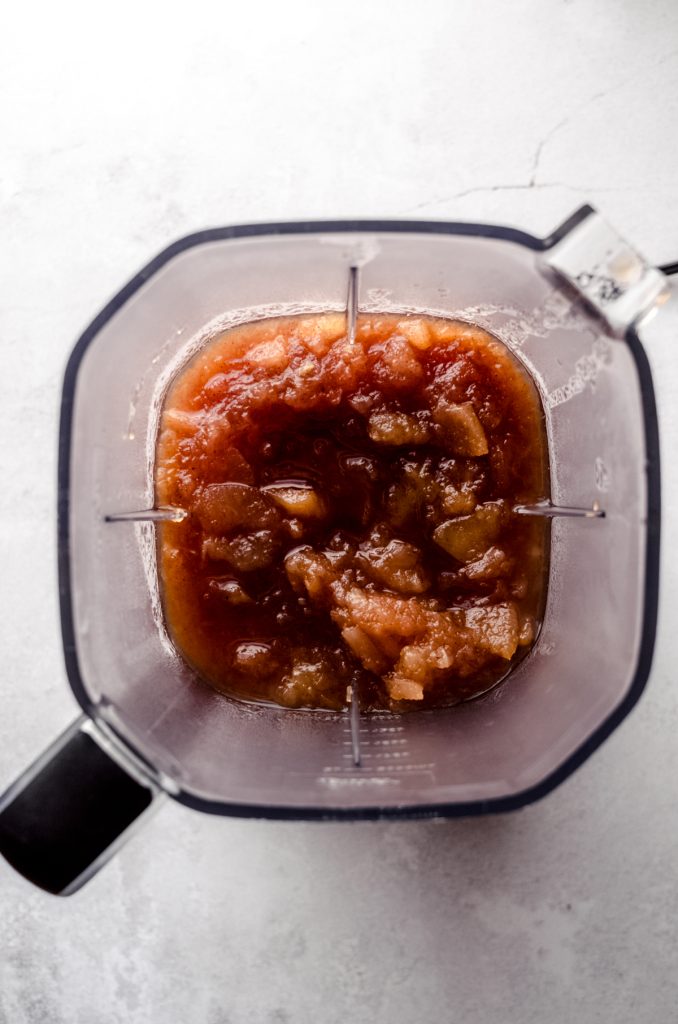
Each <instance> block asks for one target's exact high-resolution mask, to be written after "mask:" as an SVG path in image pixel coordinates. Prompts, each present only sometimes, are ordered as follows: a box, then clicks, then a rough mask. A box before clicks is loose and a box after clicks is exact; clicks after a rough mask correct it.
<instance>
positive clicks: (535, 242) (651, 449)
mask: <svg viewBox="0 0 678 1024" xmlns="http://www.w3.org/2000/svg"><path fill="white" fill-rule="evenodd" d="M591 213H593V209H592V208H591V207H590V206H582V207H581V209H579V210H577V211H576V212H575V213H574V214H573V215H572V216H571V217H569V218H568V219H567V220H566V221H565V222H564V223H563V224H561V225H560V227H559V228H558V229H557V230H556V231H555V232H554V233H553V234H552V235H549V237H548V238H536V237H535V236H533V235H530V234H527V233H526V232H524V231H519V230H517V229H515V228H507V227H501V226H496V225H492V224H470V223H463V222H448V221H415V220H404V221H396V220H386V221H384V220H341V221H298V222H297V221H290V222H281V223H273V224H241V225H235V226H230V227H222V228H211V229H209V230H206V231H199V232H196V233H195V234H192V235H187V236H186V237H185V238H181V239H179V240H178V241H176V242H174V243H173V244H172V245H170V246H168V248H166V249H164V250H163V252H161V253H160V254H159V255H158V256H156V257H155V259H153V260H151V262H150V263H148V264H147V265H146V266H145V267H144V268H143V269H142V270H141V271H140V272H139V273H138V274H137V275H136V276H135V277H133V278H132V280H131V281H129V282H128V284H126V285H125V286H124V288H122V289H121V290H120V291H119V292H118V293H117V295H115V296H114V297H113V298H112V299H111V301H110V302H109V303H108V304H107V305H106V306H105V307H104V309H103V310H102V311H101V312H100V313H99V315H98V316H97V317H96V318H95V319H94V320H93V321H92V323H91V324H90V325H89V327H87V329H86V330H85V331H84V332H83V334H82V335H81V337H80V338H79V340H78V342H77V344H76V345H75V348H74V349H73V351H72V353H71V356H70V358H69V360H68V363H67V366H66V370H65V373H64V383H63V391H62V397H61V420H60V430H59V461H58V507H57V530H58V569H59V604H60V613H61V631H62V638H63V647H64V659H65V663H66V671H67V674H68V679H69V682H70V685H71V688H72V690H73V693H74V694H75V697H76V699H77V701H78V703H79V704H80V706H81V708H82V709H83V711H84V712H85V713H86V714H88V715H90V717H95V711H96V709H95V707H94V706H93V704H92V702H91V700H90V698H89V696H88V694H87V691H86V689H85V685H84V683H83V680H82V676H81V674H80V666H79V663H78V656H77V647H76V641H75V631H74V622H73V604H72V598H71V566H70V539H69V494H70V451H71V434H72V426H73V400H74V395H75V386H76V380H77V375H78V370H79V367H80V363H81V362H82V358H83V356H84V354H85V352H86V351H87V349H88V347H89V345H90V344H91V343H92V341H93V340H94V338H95V337H96V335H97V334H98V333H99V331H100V330H101V329H102V327H104V325H105V324H106V323H108V321H109V320H110V319H111V318H112V317H113V316H114V315H115V313H117V311H118V310H119V309H120V308H121V307H122V306H123V305H124V304H125V303H126V302H127V301H128V299H129V298H130V297H131V296H132V295H134V293H135V292H137V291H138V290H139V288H141V287H142V285H144V284H145V283H146V282H147V281H148V280H149V279H150V278H151V277H153V275H154V274H156V273H157V272H158V271H159V270H160V269H161V268H162V267H164V266H165V264H166V263H168V262H169V261H170V260H171V259H173V258H174V257H175V256H177V255H178V254H179V253H182V252H184V251H186V250H187V249H191V248H194V247H195V246H199V245H204V244H206V243H209V242H216V241H223V240H224V239H229V238H232V239H236V238H250V237H255V236H260V235H288V234H294V235H299V234H318V233H338V232H347V233H349V232H356V233H357V232H394V233H397V232H401V233H409V234H440V235H467V236H475V237H481V238H497V239H501V240H504V241H507V242H515V243H517V244H518V245H522V246H524V247H526V248H528V249H532V250H534V251H535V252H544V251H545V250H546V249H549V248H551V246H553V245H555V244H556V242H558V241H560V239H561V238H563V237H564V236H565V235H566V234H568V233H569V232H570V231H571V230H572V229H573V228H574V227H576V225H577V224H579V223H580V222H581V221H582V220H584V219H585V218H586V217H588V216H589V215H590V214H591ZM625 341H626V344H627V345H628V347H629V350H630V352H631V355H632V357H633V360H634V363H635V366H636V370H637V373H638V380H639V385H640V392H641V396H642V402H643V425H644V431H645V453H646V464H647V489H648V508H647V544H646V554H645V595H644V610H643V625H642V634H641V642H640V648H639V654H638V661H637V664H636V670H635V673H634V676H633V681H632V683H631V686H630V687H629V690H628V693H627V694H626V696H625V697H624V699H623V700H622V702H621V703H620V704H619V705H618V707H616V708H615V709H614V710H613V711H612V712H611V713H610V714H609V715H608V717H607V718H606V719H605V721H604V722H602V723H601V725H599V726H598V728H597V729H596V730H595V732H593V733H592V734H591V736H589V737H588V739H587V740H585V741H584V743H582V744H581V745H580V746H579V747H578V748H577V749H576V750H575V751H574V752H573V753H572V754H571V755H570V756H569V757H568V758H567V759H566V760H565V761H564V762H563V763H562V764H561V765H559V766H558V767H557V768H556V769H555V770H554V771H553V772H552V773H551V774H550V775H548V776H547V777H546V778H545V779H543V780H542V781H541V782H540V783H539V784H538V785H536V786H532V787H529V788H528V789H525V790H522V791H521V792H520V793H515V794H512V795H511V796H506V797H497V798H494V799H488V800H474V801H471V802H468V803H458V802H449V803H436V804H426V805H424V806H422V805H405V804H404V805H402V806H395V807H379V806H373V807H363V808H356V809H353V808H347V809H343V808H337V809H329V810H328V809H327V808H320V807H304V808H299V807H293V806H290V807H287V806H270V805H266V804H249V803H229V802H225V801H219V800H209V799H206V798H205V797H202V796H200V795H199V794H197V793H192V792H190V791H188V790H180V791H179V792H177V793H172V794H171V795H172V796H173V797H174V798H175V799H176V800H178V801H179V802H180V803H182V804H185V805H186V806H187V807H192V808H194V809H195V810H199V811H204V812H207V813H209V814H220V815H228V816H232V817H240V818H270V819H277V820H288V821H294V820H297V821H337V820H345V821H361V820H362V821H365V820H375V819H388V818H391V819H394V818H432V817H446V818H455V817H471V816H476V815H480V814H488V813H501V812H505V811H514V810H518V809H519V808H520V807H524V806H526V805H527V804H530V803H534V802H535V801H536V800H540V799H541V798H542V797H544V796H546V795H547V794H548V793H550V792H551V791H552V790H553V789H555V788H556V786H559V785H560V783H561V782H564V780H565V779H567V778H568V776H569V775H571V774H572V772H574V771H575V770H576V769H577V768H578V767H579V766H580V765H581V764H582V763H583V762H584V761H585V760H586V759H587V758H588V757H590V756H591V754H593V752H594V751H595V750H597V748H598V747H599V746H600V744H601V743H602V742H603V741H604V740H605V739H607V737H608V736H609V735H610V733H612V732H613V731H614V729H616V728H617V726H618V725H619V724H620V722H622V721H623V719H624V718H626V716H627V715H628V713H629V712H630V711H631V709H632V708H633V707H634V706H635V704H636V703H637V701H638V700H639V698H640V695H641V694H642V692H643V690H644V689H645V686H646V683H647V679H648V676H649V674H650V669H651V667H652V656H653V652H654V644H655V635H656V629H657V607H658V595H659V541H660V524H661V485H660V462H659V431H658V424H657V409H656V402H655V395H654V389H653V386H652V375H651V372H650V366H649V363H648V360H647V356H646V354H645V350H644V349H643V346H642V344H641V342H640V339H639V337H638V335H637V333H636V331H635V329H633V328H631V329H630V330H629V331H628V332H627V334H626V337H625ZM124 742H125V743H126V744H127V746H129V747H130V748H131V749H133V750H134V754H135V755H136V756H137V757H140V758H141V759H142V760H144V761H145V762H146V763H148V758H147V756H146V755H145V754H144V752H143V751H139V750H137V749H135V748H133V747H132V745H131V744H130V743H129V741H128V740H126V739H125V740H124ZM151 767H152V766H151Z"/></svg>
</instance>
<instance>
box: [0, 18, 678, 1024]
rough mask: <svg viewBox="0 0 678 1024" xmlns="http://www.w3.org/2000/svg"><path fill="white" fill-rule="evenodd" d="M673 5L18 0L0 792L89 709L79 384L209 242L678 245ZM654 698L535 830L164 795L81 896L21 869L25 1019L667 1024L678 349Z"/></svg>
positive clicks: (675, 963)
mask: <svg viewBox="0 0 678 1024" xmlns="http://www.w3.org/2000/svg"><path fill="white" fill-rule="evenodd" d="M676 123H678V7H677V6H676V4H675V3H674V2H673V0H663V2H662V0H648V2H640V0H623V2H619V0H614V2H613V0H600V2H597V3H595V4H593V3H589V2H584V0H570V2H563V3H556V2H555V0H519V2H516V3H512V4H501V3H498V2H497V3H490V2H474V3H472V2H462V0H459V2H455V3H446V2H442V0H424V2H422V3H420V4H418V5H416V6H414V5H411V4H407V3H401V2H400V0H398V2H393V3H389V4H387V3H385V2H383V3H376V2H375V3H372V4H360V3H354V2H352V0H349V2H345V3H342V4H335V5H322V4H317V3H315V4H312V3H299V2H294V0H292V2H290V3H287V4H284V5H279V4H273V3H270V4H269V3H261V2H260V3H250V4H243V5H231V6H227V5H224V4H220V5H217V4H214V5H207V4H204V3H201V2H195V3H192V4H188V5H182V6H181V7H180V8H179V7H178V6H177V7H176V8H174V7H173V6H172V5H168V4H165V5H160V4H155V3H148V4H145V5H140V4H137V5H132V4H127V3H126V2H120V3H117V4H116V5H114V6H112V7H111V6H109V7H106V6H104V7H102V6H101V5H84V4H82V5H78V4H75V3H73V2H71V0H65V2H62V3H59V4H54V5H49V6H48V5H47V4H39V3H28V2H27V3H25V4H23V5H19V4H14V5H12V8H11V11H10V12H9V13H5V15H4V16H3V26H2V32H1V34H0V232H1V237H2V245H1V247H0V351H1V354H2V366H3V373H2V375H0V436H1V437H2V454H1V457H0V465H1V467H2V487H0V567H1V569H0V609H1V614H0V645H1V649H2V653H3V672H2V679H3V682H2V689H1V693H2V715H1V716H0V788H2V787H3V786H4V785H5V784H7V783H9V781H10V780H11V779H12V778H13V776H14V775H15V774H16V773H17V772H18V771H19V770H21V769H22V768H23V767H24V766H25V765H26V764H27V763H28V761H29V760H30V759H31V758H32V757H33V756H34V755H35V754H37V753H38V752H39V751H40V749H41V748H42V746H43V745H44V744H45V743H46V742H47V741H49V740H50V739H51V738H52V737H53V736H54V735H55V734H56V733H57V731H58V730H60V729H61V728H62V727H64V726H65V725H66V724H67V723H68V722H69V720H70V719H71V718H72V717H73V715H74V713H75V705H74V701H73V699H72V696H71V694H70V691H69V690H68V687H67V684H66V680H65V674H64V670H63V667H62V660H61V651H60V639H59V630H58V622H57V604H56V585H55V544H54V505H55V484H54V478H55V456H56V428H57V417H58V404H59V389H60V378H61V373H62V369H63V366H64V363H65V360H66V357H67V354H68V352H69V350H70V347H71V345H72V343H73V341H74V339H75V338H76V336H77V334H78V332H79V331H80V330H81V329H82V327H83V326H84V325H85V323H86V322H87V321H88V320H89V319H90V318H91V317H92V316H93V315H94V314H95V313H96V312H97V310H98V309H99V308H100V306H101V305H102V304H103V303H104V301H105V300H106V299H107V298H108V296H109V295H110V294H111V293H112V292H113V291H114V290H115V289H116V288H117V287H119V285H120V284H121V283H122V282H124V281H125V280H126V279H127V278H128V277H129V276H130V274H131V273H132V272H133V271H134V270H135V269H137V267H138V266H140V265H141V264H143V263H144V262H145V261H146V260H147V259H148V258H149V257H151V256H152V255H153V254H154V253H155V252H156V251H157V250H159V249H160V248H162V247H163V246H164V245H166V244H168V243H169V242H170V241H172V240H173V239H174V238H176V237H178V236H179V235H181V234H184V233H187V232H189V231H191V230H195V229H197V228H200V227H203V226H211V225H215V224H219V223H229V222H238V221H248V220H266V219H276V218H281V219H285V218H294V217H322V216H348V215H352V214H353V215H360V216H372V215H374V216H387V217H388V216H390V217H399V216H405V217H407V216H418V217H432V218H452V219H454V218H456V219H464V218H465V219H486V220H494V221H499V222H506V223H511V224H515V225H518V226H521V227H524V228H526V229H528V230H532V231H534V232H536V233H545V232H546V231H548V230H549V229H550V228H551V227H553V226H554V225H555V224H556V223H557V222H558V221H559V220H560V219H561V218H562V217H564V216H565V215H566V214H567V213H568V212H570V210H571V209H572V208H574V207H575V206H576V205H578V204H579V203H580V202H582V201H584V200H586V199H588V200H592V201H594V202H595V203H596V205H598V206H599V207H600V209H601V210H602V211H603V212H604V213H605V214H606V215H607V216H608V217H609V219H610V220H611V221H612V222H613V223H615V224H616V225H617V226H618V227H619V228H620V229H621V230H622V231H623V232H624V233H625V234H626V235H627V236H628V237H629V238H630V239H632V240H633V241H635V243H636V244H637V245H638V246H639V247H640V248H641V249H642V250H643V251H644V252H645V253H646V254H647V255H648V256H649V257H650V258H651V259H653V260H656V261H657V262H662V261H665V260H670V259H671V260H675V259H678V184H677V183H678V135H677V133H676V130H675V126H676ZM650 355H651V359H652V363H653V367H654V371H655V374H656V379H657V389H658V397H659V401H660V410H661V419H662V424H661V427H662V437H663V448H664V515H665V528H664V557H663V580H662V605H661V619H660V632H659V642H658V647H657V655H656V660H655V667H654V671H653V674H652V678H651V681H650V685H649V688H648V691H647V693H646V696H645V697H644V698H643V700H642V702H641V703H640V705H639V706H638V708H637V709H636V710H635V711H634V713H633V714H632V716H631V717H630V718H629V719H628V720H627V721H626V722H625V723H624V724H623V726H622V727H621V728H620V729H619V730H618V731H617V732H616V733H615V734H614V736H613V737H612V738H611V739H610V740H609V741H608V742H607V743H606V744H605V745H604V747H603V748H602V749H601V750H600V751H599V752H598V753H597V754H596V755H595V757H594V758H593V759H592V760H591V761H590V762H588V763H587V764H586V765H585V766H584V767H583V768H582V769H581V770H580V771H579V772H577V774H576V775H575V776H574V777H573V778H572V779H571V780H570V781H568V782H567V783H566V784H565V785H564V786H562V787H561V788H560V789H559V790H558V791H556V792H555V793H553V794H552V795H551V796H549V797H548V798H547V799H546V800H545V801H543V802H542V803H540V804H537V805H535V806H533V807H531V808H528V809H526V810H524V811H522V812H520V813H517V814H514V815H511V816H504V817H497V818H493V819H483V820H472V821H457V822H451V823H443V824H434V823H426V824H422V823H405V824H355V825H300V824H276V823H258V822H243V821H237V820H227V819H215V818H208V817H202V816H200V815H197V814H195V813H193V812H189V811H187V810H185V809H183V808H181V807H179V806H177V805H175V804H172V803H170V802H169V801H167V802H166V803H165V804H164V806H162V807H161V808H160V810H159V813H158V814H157V815H155V816H154V817H153V819H152V820H151V821H150V822H149V823H148V824H147V826H146V828H145V829H144V830H142V831H141V832H139V833H138V834H137V835H136V836H135V837H134V838H133V839H132V840H131V842H130V843H129V844H128V845H127V846H126V847H125V849H124V850H123V851H122V852H121V853H120V854H119V855H118V856H117V857H116V859H115V860H114V861H113V862H112V863H111V864H109V865H108V866H107V867H106V868H105V869H104V870H103V871H102V872H101V874H100V875H99V876H97V878H96V879H95V880H94V881H92V882H91V883H90V884H89V885H88V886H87V887H86V888H85V889H84V890H82V891H81V892H80V893H78V894H77V895H76V896H74V897H72V898H71V899H69V900H58V899H55V898H51V897H48V896H46V895H43V894H41V893H39V892H37V891H34V890H32V889H31V888H30V887H29V886H28V885H27V884H26V883H24V882H23V881H22V880H20V879H19V878H18V877H17V876H16V875H15V874H14V873H13V872H12V871H11V870H10V869H9V868H7V867H3V865H2V864H0V922H1V929H0V935H1V938H0V943H1V948H0V1022H2V1024H183V1022H188V1021H190V1022H191V1024H250V1022H252V1024H259V1022H262V1024H263V1022H266V1024H283V1022H292V1021H294V1022H305V1021H313V1022H324V1024H340V1022H341V1024H343V1022H350V1024H363V1022H365V1024H367V1022H376V1021H388V1022H389V1024H401V1022H405V1021H407V1022H410V1021H416V1022H417V1024H424V1022H429V1021H430V1022H436V1024H439V1022H442V1021H450V1022H451V1021H454V1022H455V1024H475V1022H480V1024H495V1022H496V1024H513V1022H516V1024H518V1022H519V1024H532V1022H535V1024H543V1022H545V1021H549V1022H552V1024H569V1022H571V1021H575V1020H576V1021H582V1022H597V1021H601V1022H608V1021H615V1022H616V1024H627V1022H628V1024H631V1022H633V1024H643V1022H657V1021H659V1022H663V1021H669V1020H673V1019H675V1014H676V1002H677V997H678V982H677V981H676V973H677V971H678V885H677V881H678V879H677V877H676V872H677V863H678V861H677V859H676V850H677V847H678V689H677V685H676V666H675V657H674V651H673V644H672V641H673V638H674V635H675V622H674V619H675V613H676V609H677V607H678V586H677V585H678V577H677V572H676V562H675V559H674V558H673V556H672V551H671V548H672V545H673V544H675V543H677V542H678V522H677V521H676V505H677V502H678V474H677V473H676V471H675V467H674V465H673V464H672V458H673V453H674V451H675V450H676V444H677V443H678V414H677V413H676V409H677V408H678V405H677V401H676V400H677V398H678V369H677V368H676V367H677V365H678V363H677V361H676V354H675V337H674V336H673V332H672V331H667V332H665V335H664V337H660V338H659V339H658V340H657V341H656V344H655V346H654V347H653V350H652V352H651V353H650Z"/></svg>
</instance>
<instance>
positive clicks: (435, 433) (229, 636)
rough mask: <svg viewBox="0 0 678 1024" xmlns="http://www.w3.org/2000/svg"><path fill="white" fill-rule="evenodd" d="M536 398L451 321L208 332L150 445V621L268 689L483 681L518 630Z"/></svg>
mask: <svg viewBox="0 0 678 1024" xmlns="http://www.w3.org/2000/svg"><path fill="white" fill-rule="evenodd" d="M547 494H548V472H547V463H546V442H545V432H544V422H543V415H542V411H541V406H540V402H539V397H538V394H537V391H536V389H535V387H534V384H533V383H532V381H531V379H530V378H529V376H528V375H527V373H526V372H525V370H524V369H523V368H522V366H521V365H520V363H519V362H518V361H517V360H516V359H515V357H514V356H513V355H512V354H511V353H510V352H509V351H508V350H507V349H506V348H505V347H504V346H503V345H502V344H501V343H500V342H499V341H497V340H496V339H495V338H493V337H492V336H491V335H489V334H487V333H486V332H485V331H483V330H481V329H479V328H477V327H474V326H471V325H468V324H465V323H460V322H456V321H451V320H444V319H436V318H423V317H413V316H400V315H395V314H388V315H387V314H383V315H382V314H364V315H360V316H359V318H358V323H357V330H356V336H355V340H354V341H353V342H351V341H350V340H349V339H348V337H347V333H346V319H345V317H344V316H343V315H341V314H322V315H314V316H302V317H287V318H281V319H277V320H263V321H259V322H256V323H251V324H247V325H246V326H243V327H237V328H234V329H231V330H229V331H226V332H224V333H223V334H222V335H221V336H219V337H217V338H215V339H214V340H212V341H211V342H209V343H208V344H207V345H206V346H205V347H204V348H203V349H202V350H201V351H200V352H199V353H198V355H196V356H195V357H194V358H193V359H192V360H191V362H189V363H188V365H187V366H186V367H185V368H184V369H183V370H182V371H181V372H180V373H179V374H178V376H177V377H176V378H175V380H174V382H173V384H172V386H171V387H170V389H169V392H168V394H167V398H166V401H165V405H164V409H163V414H162V421H161V428H160V433H159V439H158V445H157V460H156V499H157V502H158V504H160V505H163V506H174V507H176V508H180V509H183V510H185V511H186V513H187V515H186V516H185V518H184V519H183V520H182V521H181V522H168V523H163V524H162V525H161V526H160V527H159V531H158V564H159V572H160V579H161V585H162V595H163V602H164V610H165V617H166V622H167V626H168V629H169V632H170V634H171V636H172V638H173V640H174V643H175V645H176V647H177V649H178V650H179V652H180V653H181V654H182V655H183V657H184V658H185V660H186V661H187V662H188V663H189V664H190V665H192V666H193V667H194V668H195V669H196V670H197V672H198V673H199V675H201V676H202V677H203V678H204V679H205V680H206V681H207V682H209V683H211V685H212V686H214V687H216V688H217V689H218V690H221V691H223V692H224V693H227V694H229V695H231V696H234V697H240V698H243V699H248V700H256V701H262V700H263V701H273V702H275V703H277V704H282V705H285V706H287V707H294V708H299V707H320V708H334V709H338V708H341V707H343V706H345V704H346V702H347V700H350V698H351V694H353V693H356V688H357V692H359V694H360V701H361V705H362V706H363V707H365V708H368V709H369V708H372V709H376V708H390V709H391V710H399V709H403V710H404V709H406V708H413V707H421V706H440V705H449V704H455V703H457V702H459V701H462V700H467V699H468V698H470V697H473V696H475V695H477V694H479V693H482V692H484V691H486V690H488V689H489V688H490V687H491V686H493V685H494V684H495V683H496V682H497V681H498V680H500V679H501V678H503V677H504V676H505V675H506V674H507V672H508V671H509V670H510V669H511V668H512V667H513V666H514V665H515V664H516V663H517V661H518V660H519V659H520V658H521V657H523V656H524V654H525V653H526V652H527V651H528V650H529V648H530V646H531V645H532V643H533V642H534V638H535V635H536V631H537V629H538V625H539V621H540V617H541V614H542V611H543V604H544V598H545V580H546V567H547V556H548V533H547V527H546V526H545V524H544V521H543V520H540V519H536V518H531V517H526V516H520V515H517V514H516V513H515V512H514V511H513V509H514V507H515V506H516V505H517V504H519V503H526V502H530V503H533V502H535V501H539V500H541V499H543V498H545V497H546V496H547Z"/></svg>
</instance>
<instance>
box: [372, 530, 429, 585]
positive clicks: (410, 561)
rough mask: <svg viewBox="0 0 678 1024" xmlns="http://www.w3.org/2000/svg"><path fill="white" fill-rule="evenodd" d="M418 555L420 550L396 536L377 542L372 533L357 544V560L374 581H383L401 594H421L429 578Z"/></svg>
mask: <svg viewBox="0 0 678 1024" xmlns="http://www.w3.org/2000/svg"><path fill="white" fill-rule="evenodd" d="M421 558H422V555H421V551H420V550H419V548H417V547H415V546H414V544H408V543H407V542H406V541H403V540H395V539H394V540H385V541H384V543H381V544H380V543H379V541H378V538H377V537H375V535H374V534H373V536H372V538H371V539H370V540H369V541H367V542H366V543H364V544H361V545H360V548H359V549H358V553H357V555H356V563H357V564H358V565H360V566H361V567H362V568H363V569H364V570H365V571H366V572H367V574H368V575H369V576H371V577H372V579H373V580H376V581H377V583H385V584H386V586H387V587H391V588H392V589H393V590H397V591H399V592H400V593H401V594H423V593H424V591H425V590H428V588H429V587H430V585H431V580H430V577H429V576H428V574H427V573H426V572H425V571H424V568H423V566H422V564H421Z"/></svg>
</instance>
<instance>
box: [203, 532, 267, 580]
mask: <svg viewBox="0 0 678 1024" xmlns="http://www.w3.org/2000/svg"><path fill="white" fill-rule="evenodd" d="M277 547H278V545H277V543H276V540H275V537H274V536H273V534H272V533H271V532H270V530H257V532H256V533H249V534H241V535H240V536H237V537H230V538H228V539H226V538H225V537H205V539H204V540H203V542H202V554H203V558H212V559H214V560H215V561H218V562H228V564H229V565H231V566H233V568H234V569H237V570H238V571H239V572H254V571H255V570H257V569H266V568H267V567H268V566H269V565H271V563H272V561H273V558H274V556H275V553H276V551H277Z"/></svg>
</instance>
